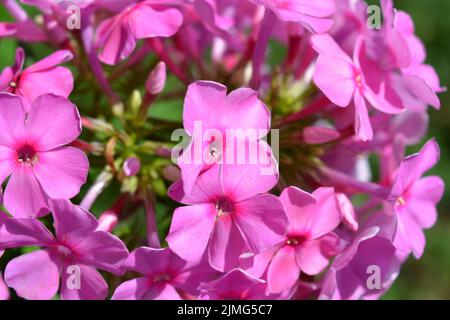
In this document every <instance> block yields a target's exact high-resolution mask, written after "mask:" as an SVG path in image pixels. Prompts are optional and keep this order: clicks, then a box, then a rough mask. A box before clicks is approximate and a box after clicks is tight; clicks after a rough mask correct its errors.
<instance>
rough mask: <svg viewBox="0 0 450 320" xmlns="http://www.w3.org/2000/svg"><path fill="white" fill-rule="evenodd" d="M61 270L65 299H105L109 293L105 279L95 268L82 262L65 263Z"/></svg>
mask: <svg viewBox="0 0 450 320" xmlns="http://www.w3.org/2000/svg"><path fill="white" fill-rule="evenodd" d="M61 272H62V276H61V278H62V279H61V298H62V299H63V300H104V299H105V298H106V296H107V295H108V285H107V283H106V281H105V279H103V277H102V276H101V274H100V273H99V272H98V271H97V270H95V269H94V268H91V267H88V266H85V265H82V264H74V265H64V266H63V268H62V270H61ZM78 273H79V274H78ZM77 281H79V282H78V283H77ZM77 285H78V286H77Z"/></svg>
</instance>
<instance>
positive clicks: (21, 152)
mask: <svg viewBox="0 0 450 320" xmlns="http://www.w3.org/2000/svg"><path fill="white" fill-rule="evenodd" d="M37 160H38V156H37V152H36V150H35V149H34V147H33V146H31V145H29V144H25V145H23V146H21V147H20V148H19V149H18V150H17V161H18V162H19V163H23V164H34V163H36V161H37Z"/></svg>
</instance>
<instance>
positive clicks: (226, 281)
mask: <svg viewBox="0 0 450 320" xmlns="http://www.w3.org/2000/svg"><path fill="white" fill-rule="evenodd" d="M265 289H266V284H265V281H264V280H261V279H258V278H255V277H253V276H251V275H250V274H248V273H246V272H245V271H244V270H241V269H234V270H232V271H230V272H229V273H227V274H226V275H224V276H222V277H221V278H219V279H217V280H215V281H211V282H208V283H204V284H202V285H201V286H200V291H201V294H200V296H199V299H200V300H264V299H268V297H267V296H266V295H265Z"/></svg>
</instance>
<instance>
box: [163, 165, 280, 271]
mask: <svg viewBox="0 0 450 320" xmlns="http://www.w3.org/2000/svg"><path fill="white" fill-rule="evenodd" d="M259 170H260V166H258V165H217V166H214V167H212V168H211V169H209V170H208V171H206V172H205V173H203V174H202V175H200V177H199V178H198V180H197V183H196V184H195V185H194V187H193V189H192V192H191V193H190V194H189V195H186V194H185V193H184V191H183V182H182V181H180V182H177V183H175V184H174V185H172V187H171V188H170V190H169V196H170V197H171V198H173V199H174V200H176V201H179V202H181V203H184V204H188V205H189V206H186V207H180V208H177V209H176V210H175V212H174V215H173V220H172V225H171V227H170V231H169V235H168V236H167V242H168V243H169V247H170V248H171V249H172V250H173V251H174V252H175V253H176V254H178V255H179V256H180V257H181V258H183V259H185V260H187V261H196V260H198V259H199V258H200V257H201V256H202V255H203V253H204V252H205V250H207V251H208V258H209V262H210V264H211V266H212V267H214V268H216V269H217V270H220V271H223V270H230V269H232V268H234V267H235V266H237V265H238V258H239V255H240V254H242V253H244V252H248V250H249V251H250V252H253V253H259V252H262V251H264V250H267V249H270V248H271V247H273V246H274V245H276V244H278V243H279V242H281V241H283V239H284V233H285V231H286V215H285V213H284V209H283V205H282V204H281V201H280V200H279V199H278V198H277V197H276V196H274V195H271V194H264V193H265V192H267V191H269V190H270V189H272V188H273V187H274V186H275V184H276V183H277V180H278V176H277V175H261V173H260V171H259Z"/></svg>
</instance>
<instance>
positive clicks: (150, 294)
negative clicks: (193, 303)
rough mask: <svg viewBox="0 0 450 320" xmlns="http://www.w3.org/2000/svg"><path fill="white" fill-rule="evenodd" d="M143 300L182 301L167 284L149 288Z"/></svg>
mask: <svg viewBox="0 0 450 320" xmlns="http://www.w3.org/2000/svg"><path fill="white" fill-rule="evenodd" d="M143 300H182V299H181V297H180V295H179V294H178V292H177V290H176V289H175V288H174V287H173V286H172V285H171V284H168V283H164V282H163V283H158V284H156V285H153V286H151V287H150V288H149V290H148V291H147V292H146V293H145V295H144V297H143Z"/></svg>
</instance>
